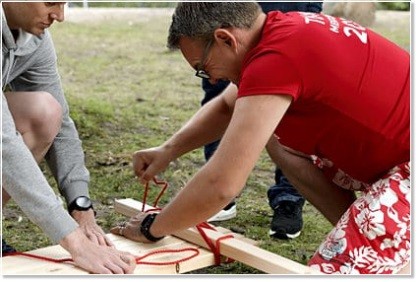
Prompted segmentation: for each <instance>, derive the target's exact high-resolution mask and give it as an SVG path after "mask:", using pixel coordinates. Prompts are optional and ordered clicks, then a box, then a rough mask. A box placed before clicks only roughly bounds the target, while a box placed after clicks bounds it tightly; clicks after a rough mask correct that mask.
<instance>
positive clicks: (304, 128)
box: [113, 2, 411, 274]
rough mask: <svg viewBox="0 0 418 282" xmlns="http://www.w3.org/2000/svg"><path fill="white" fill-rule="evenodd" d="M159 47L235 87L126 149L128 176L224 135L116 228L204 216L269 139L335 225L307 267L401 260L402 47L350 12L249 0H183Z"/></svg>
mask: <svg viewBox="0 0 418 282" xmlns="http://www.w3.org/2000/svg"><path fill="white" fill-rule="evenodd" d="M232 11H239V13H238V12H232ZM215 15H216V16H215ZM168 45H169V46H170V47H171V48H173V49H175V48H179V49H180V50H181V52H182V53H183V55H184V57H185V59H186V60H187V62H188V63H189V64H190V65H191V66H192V67H193V68H194V69H195V70H196V71H197V72H196V75H197V76H199V77H206V78H208V79H209V80H210V81H211V82H213V83H215V82H216V81H217V80H219V79H228V80H230V81H232V82H233V83H234V84H235V85H236V86H238V89H237V87H236V86H234V85H231V86H229V87H228V88H227V89H226V90H225V91H224V93H223V94H222V95H221V96H219V97H217V98H215V99H214V101H213V102H211V103H209V104H208V105H207V106H205V107H203V108H202V109H201V110H200V111H198V112H197V113H196V115H195V116H194V117H193V118H192V119H191V120H190V121H189V122H188V123H187V124H186V125H185V126H184V127H183V128H182V129H180V130H179V131H178V132H177V133H176V134H174V135H173V136H172V137H171V138H170V139H169V140H168V141H166V142H165V143H164V144H163V145H161V146H159V147H157V148H152V149H148V150H142V151H138V152H136V153H135V155H134V170H135V173H136V174H137V175H138V176H139V177H140V178H141V179H143V180H144V181H149V180H150V179H152V177H153V176H154V175H156V174H157V173H159V172H161V171H162V170H164V169H165V168H166V167H167V166H168V164H169V163H170V162H171V161H172V160H174V159H176V158H178V157H179V156H181V155H183V154H185V153H186V152H189V151H191V150H193V149H196V148H199V147H200V146H202V145H204V144H206V143H208V142H209V141H212V140H216V139H217V138H219V137H220V136H223V137H222V141H221V143H220V146H219V147H218V150H217V151H216V152H215V154H214V155H213V157H212V158H211V159H210V161H209V162H208V163H207V164H206V165H205V166H204V167H203V168H202V169H201V170H200V171H199V172H198V173H197V174H196V175H195V176H194V177H193V178H192V179H191V180H190V181H189V182H188V183H187V185H186V186H185V187H184V189H182V191H181V192H180V193H179V194H178V195H177V197H176V198H175V199H174V200H173V201H172V202H171V203H170V204H169V205H168V206H167V207H165V208H164V209H163V210H162V211H161V213H160V214H159V215H158V216H155V215H153V216H150V215H145V214H138V215H136V216H135V217H133V218H132V219H131V221H130V222H129V224H128V225H127V226H126V227H125V228H123V229H122V230H119V227H116V228H114V230H113V232H121V233H122V234H124V235H125V236H126V237H128V238H132V239H134V240H138V241H147V240H150V239H151V240H158V239H159V238H161V237H162V236H164V235H167V234H171V233H173V232H174V231H176V230H181V229H184V228H187V227H190V226H193V225H195V224H197V223H199V222H201V221H204V220H206V219H208V218H209V217H210V216H212V215H213V214H215V213H216V212H218V211H219V210H220V209H222V207H224V206H225V205H226V204H227V203H228V202H229V201H230V200H231V199H232V198H233V197H235V196H236V195H237V194H238V193H239V192H240V190H241V189H242V187H244V183H245V181H246V179H247V177H248V175H249V174H250V172H251V170H252V169H253V167H254V165H255V163H256V161H257V159H258V157H259V156H260V153H261V151H262V150H263V149H264V147H265V146H266V145H267V149H268V152H269V154H270V156H271V157H272V159H273V160H274V161H275V163H276V164H277V165H278V166H279V167H280V168H281V169H282V170H283V172H284V174H285V175H286V176H287V177H288V179H289V180H290V181H291V183H292V184H293V185H294V186H295V187H296V188H297V189H298V190H299V192H300V193H301V194H302V195H303V196H304V197H305V198H306V199H307V200H308V201H309V202H311V203H312V204H313V205H315V207H317V208H318V210H319V211H321V212H322V213H323V214H324V216H325V217H326V218H327V219H328V220H329V221H330V222H331V223H332V224H333V225H334V226H335V227H334V229H333V230H332V231H331V232H330V233H329V234H328V236H327V237H326V239H325V240H324V242H323V243H322V244H321V246H320V247H319V249H318V251H317V252H316V253H315V254H314V256H313V257H312V259H311V260H310V262H309V265H311V266H312V267H315V268H317V269H319V270H320V271H322V272H325V273H352V274H356V273H377V274H380V273H399V272H400V271H405V270H406V269H407V268H408V267H409V262H410V256H411V250H410V199H411V194H410V56H409V54H408V53H407V52H406V51H404V50H403V49H401V48H399V47H398V46H396V45H395V44H394V43H392V42H390V41H388V40H387V39H385V38H383V37H381V36H379V35H378V34H376V33H374V32H372V31H371V30H368V29H366V28H364V27H362V26H360V25H358V24H356V23H354V22H351V21H348V20H344V19H339V18H334V17H331V16H328V15H321V14H311V13H300V12H295V13H287V14H283V13H281V12H274V13H269V15H265V14H263V13H262V12H261V11H260V10H259V8H258V7H257V6H256V4H255V3H250V2H245V3H242V2H241V3H233V2H229V3H226V2H225V3H188V2H185V3H180V4H179V5H178V7H177V9H176V11H175V13H174V15H173V22H172V24H171V28H170V34H169V38H168ZM279 141H280V143H279ZM355 191H361V192H362V195H361V196H359V197H358V198H356V197H355V193H354V192H355ZM144 224H145V225H146V227H147V228H142V229H141V230H142V232H143V233H141V232H137V230H138V226H139V225H141V226H143V225H144Z"/></svg>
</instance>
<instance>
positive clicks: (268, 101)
mask: <svg viewBox="0 0 418 282" xmlns="http://www.w3.org/2000/svg"><path fill="white" fill-rule="evenodd" d="M290 102H291V98H290V97H287V96H254V97H245V98H241V99H239V100H238V101H237V102H236V105H235V110H234V114H233V116H232V119H231V123H230V125H229V126H228V129H227V130H226V132H225V135H224V136H223V138H222V141H221V143H220V146H219V147H218V149H217V151H216V152H215V154H214V155H213V156H212V158H211V159H210V161H209V162H208V163H207V165H205V166H204V167H203V168H202V169H201V170H200V171H199V172H198V173H197V174H196V175H195V176H194V177H193V178H192V179H191V180H190V181H189V182H188V183H187V185H186V186H185V187H184V188H183V189H182V191H181V192H180V193H179V194H178V195H177V197H176V198H175V199H174V200H173V201H172V202H171V203H170V204H169V205H168V206H167V207H166V208H164V209H163V211H162V212H161V214H160V215H159V216H158V217H157V218H156V220H155V222H154V224H153V225H152V227H151V233H152V234H153V235H154V236H161V235H167V234H171V233H172V232H174V231H177V230H182V229H185V228H188V227H190V226H193V225H196V224H198V223H200V222H202V221H205V220H206V219H207V218H209V217H210V216H212V215H213V214H214V213H216V212H217V211H219V210H220V209H221V208H222V207H224V206H225V205H226V204H227V203H228V202H229V201H230V200H231V199H232V198H233V197H234V196H236V195H237V194H238V193H239V192H240V191H241V189H242V188H243V187H244V184H245V182H246V180H247V177H248V175H249V174H250V172H251V170H252V169H253V167H254V165H255V163H256V161H257V160H258V158H259V156H260V154H261V152H262V150H263V149H264V147H265V145H266V143H267V141H268V140H269V138H270V136H271V135H272V133H273V131H274V129H275V128H276V126H277V124H278V123H279V122H280V120H281V118H282V117H283V115H284V113H285V111H286V110H287V108H288V106H289V105H290ZM192 126H194V125H192Z"/></svg>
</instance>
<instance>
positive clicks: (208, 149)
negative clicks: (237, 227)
mask: <svg viewBox="0 0 418 282" xmlns="http://www.w3.org/2000/svg"><path fill="white" fill-rule="evenodd" d="M229 83H230V82H229V81H219V82H218V83H216V84H211V83H210V82H209V80H207V79H202V89H203V91H204V92H205V97H204V98H203V100H202V102H201V105H202V106H203V105H204V104H206V103H207V102H209V101H210V100H212V99H213V98H215V97H216V96H218V95H219V94H220V93H221V92H222V91H223V90H224V89H225V88H226V87H227V86H228V85H229ZM219 142H220V140H218V141H215V142H212V143H209V144H206V145H205V147H204V154H205V160H206V161H208V160H209V159H210V158H211V157H212V155H213V153H214V152H215V151H216V149H217V148H218V145H219ZM236 215H237V206H236V203H235V201H232V202H231V203H229V204H228V205H227V206H226V207H224V208H223V209H222V210H221V211H220V212H219V213H217V214H215V215H214V216H213V217H211V218H210V219H208V222H212V221H223V220H228V219H232V218H234V217H235V216H236Z"/></svg>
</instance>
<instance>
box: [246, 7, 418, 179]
mask: <svg viewBox="0 0 418 282" xmlns="http://www.w3.org/2000/svg"><path fill="white" fill-rule="evenodd" d="M265 94H268V95H290V96H292V98H293V101H292V104H291V106H290V107H289V109H288V111H287V112H286V114H285V116H284V117H283V119H282V121H281V122H280V124H279V125H278V127H277V129H276V131H275V133H276V134H277V135H278V136H279V137H280V141H281V143H282V144H283V145H286V146H288V147H290V148H293V149H295V150H297V151H300V152H303V153H306V154H309V155H314V156H317V157H319V158H321V159H322V158H324V159H328V160H330V161H331V162H332V163H333V165H334V167H337V168H338V169H340V170H342V171H344V172H345V173H347V174H349V175H350V176H351V177H353V178H355V179H357V180H359V181H362V182H365V183H372V182H374V181H376V180H377V179H379V177H381V176H382V175H383V174H384V173H386V172H387V171H388V170H389V169H391V168H392V167H394V166H396V165H398V164H401V163H403V162H406V161H409V160H410V56H409V53H408V52H406V51H405V50H403V49H401V48H400V47H398V46H396V45H395V44H394V43H392V42H390V41H388V40H387V39H385V38H383V37H381V36H379V35H378V34H376V33H374V32H372V31H371V30H368V29H366V28H364V27H361V26H359V25H358V24H355V23H353V22H351V21H347V20H344V19H339V18H334V17H331V16H328V15H323V14H311V13H300V12H291V13H286V14H283V13H281V12H271V13H269V14H268V16H267V19H266V22H265V25H264V28H263V33H262V38H261V40H260V42H259V44H258V45H257V46H256V47H255V48H254V49H252V50H251V51H250V52H249V53H248V54H247V56H246V58H245V60H244V64H243V69H242V73H241V80H240V85H239V91H238V98H241V97H244V96H252V95H265Z"/></svg>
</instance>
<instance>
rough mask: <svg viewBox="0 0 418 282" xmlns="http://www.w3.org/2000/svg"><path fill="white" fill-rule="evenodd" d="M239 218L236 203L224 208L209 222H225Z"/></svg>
mask: <svg viewBox="0 0 418 282" xmlns="http://www.w3.org/2000/svg"><path fill="white" fill-rule="evenodd" d="M236 216H237V205H236V204H235V202H231V203H229V204H228V205H227V206H226V207H224V208H223V209H222V210H221V211H220V212H218V213H217V214H215V215H214V216H212V217H211V218H209V219H208V220H207V222H212V221H224V220H228V219H232V218H234V217H236Z"/></svg>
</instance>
